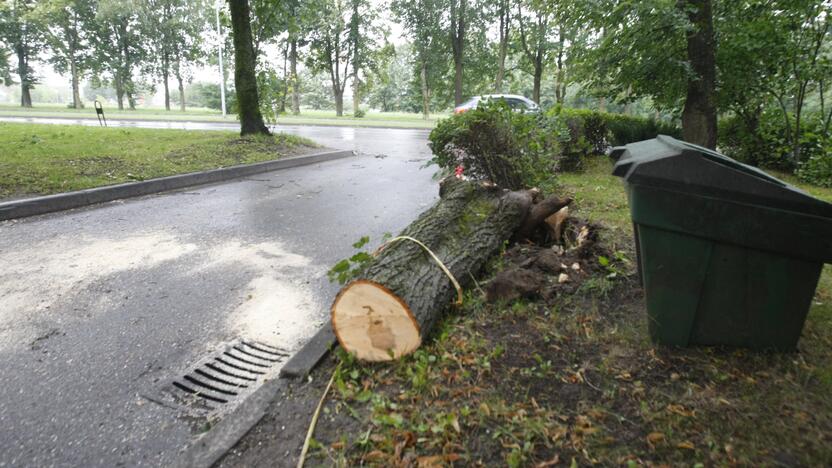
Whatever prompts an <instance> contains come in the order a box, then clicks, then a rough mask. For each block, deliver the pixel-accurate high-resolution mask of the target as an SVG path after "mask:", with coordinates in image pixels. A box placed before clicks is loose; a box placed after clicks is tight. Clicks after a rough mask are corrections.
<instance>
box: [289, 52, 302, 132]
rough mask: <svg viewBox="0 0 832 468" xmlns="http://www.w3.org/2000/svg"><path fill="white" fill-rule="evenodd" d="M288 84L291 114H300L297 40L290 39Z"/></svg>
mask: <svg viewBox="0 0 832 468" xmlns="http://www.w3.org/2000/svg"><path fill="white" fill-rule="evenodd" d="M289 70H290V75H289V86H291V87H292V114H294V115H299V114H300V89H299V88H300V82H299V80H298V40H297V39H292V42H291V49H290V51H289Z"/></svg>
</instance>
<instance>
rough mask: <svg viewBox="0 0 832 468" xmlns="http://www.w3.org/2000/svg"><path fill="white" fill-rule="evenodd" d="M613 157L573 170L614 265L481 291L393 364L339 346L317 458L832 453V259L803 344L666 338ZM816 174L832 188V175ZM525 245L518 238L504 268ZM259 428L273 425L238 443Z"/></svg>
mask: <svg viewBox="0 0 832 468" xmlns="http://www.w3.org/2000/svg"><path fill="white" fill-rule="evenodd" d="M611 169H612V167H611V164H610V163H609V161H607V160H606V158H597V159H596V160H594V161H593V162H592V163H591V164H589V167H588V169H587V170H586V171H585V172H583V173H580V174H564V175H562V176H561V178H560V183H561V184H562V187H561V191H562V192H567V193H570V194H572V195H573V196H574V198H575V200H576V202H575V205H574V208H575V210H574V212H573V214H574V215H575V216H578V217H582V218H586V219H589V220H591V221H592V222H594V223H597V224H598V225H600V226H601V229H600V241H599V243H598V244H597V245H598V246H599V248H601V249H602V251H606V252H609V254H608V255H609V258H610V259H612V260H611V263H610V265H609V266H604V267H601V266H599V263H600V262H599V261H598V260H597V258H598V257H597V256H594V255H596V254H593V255H591V256H587V257H582V258H581V260H579V261H580V262H581V266H582V269H581V271H582V272H583V273H580V274H576V275H577V276H581V275H583V276H581V278H582V279H581V280H580V281H579V280H577V279H576V280H574V281H575V284H573V285H572V286H570V288H571V289H562V290H560V291H561V292H560V293H558V294H557V295H556V296H555V297H554V298H549V299H546V300H544V299H537V300H526V301H523V300H521V301H517V302H514V303H510V304H487V303H485V301H484V299H483V297H482V296H481V294H480V293H478V292H476V291H468V293H467V297H466V302H465V305H464V306H463V308H462V309H461V310H458V311H456V312H455V313H453V314H450V315H449V316H448V317H446V319H445V320H444V322H443V323H442V324H441V325H440V326H439V329H438V330H437V331H436V332H435V333H434V337H435V339H433V340H432V341H431V342H429V343H428V344H427V345H425V346H423V347H422V348H421V349H420V350H419V351H417V352H416V353H414V354H413V355H411V356H408V357H405V358H403V359H401V360H399V361H398V362H395V363H392V364H378V365H370V364H361V363H357V362H355V361H354V360H353V359H352V358H351V357H349V356H347V355H346V354H345V353H343V352H340V351H339V352H338V353H336V355H335V356H333V357H331V358H329V359H328V360H327V362H326V364H325V365H324V366H323V367H322V368H321V369H319V370H317V371H316V373H315V374H314V375H313V376H312V383H309V384H307V383H303V385H308V386H309V387H310V389H312V390H309V389H307V390H301V391H298V392H296V393H297V394H298V395H302V394H304V393H303V392H306V393H310V392H312V391H314V390H315V389H317V390H318V392H317V394H316V395H318V396H315V397H313V398H316V399H317V398H318V397H319V395H320V390H319V389H320V388H322V386H323V385H324V384H325V382H326V381H328V380H329V377H330V375H331V374H333V373H334V374H335V377H334V385H333V387H332V388H333V390H332V391H331V393H330V396H329V398H328V400H327V403H326V405H325V406H324V409H323V414H322V417H321V419H320V420H319V421H318V427H317V430H316V433H315V441H314V443H313V446H312V447H313V448H312V451H311V455H310V456H311V459H310V460H309V462H310V464H314V465H318V464H326V465H340V466H352V465H358V464H369V465H376V466H411V465H408V464H419V465H420V466H440V465H451V464H453V465H459V466H469V465H483V466H506V465H507V466H553V465H565V466H581V465H592V464H600V465H602V466H611V465H626V466H637V465H651V466H658V465H665V466H667V465H674V466H725V465H750V466H760V465H769V466H829V465H830V463H832V269H831V268H830V267H829V266H827V267H826V269H825V270H824V273H823V276H822V279H821V282H820V285H819V287H818V290H817V293H816V297H815V300H814V301H813V305H812V308H811V312H810V314H809V317H808V319H807V322H806V326H805V329H804V331H803V336H802V338H801V340H800V343H799V352H797V353H767V352H762V353H761V352H752V351H748V350H742V349H721V348H689V349H674V348H666V347H659V346H654V345H652V344H651V343H650V341H649V339H648V335H647V323H646V313H645V311H644V299H643V292H642V290H641V287H640V286H639V284H638V280H637V277H636V274H635V271H634V270H635V266H634V265H633V263H634V260H633V259H634V258H635V257H634V246H633V242H632V232H631V230H632V227H631V224H630V220H629V215H628V209H627V202H626V199H625V196H624V191H623V190H622V184H621V181H620V180H619V179H617V178H615V177H612V176H611V175H610V171H611ZM804 188H808V189H809V190H810V191H812V192H813V193H815V195H817V196H820V197H822V198H825V199H826V200H830V201H832V190H829V189H815V188H811V187H804ZM524 249H525V250H529V249H530V247H524V246H519V247H513V248H511V249H509V251H508V252H507V253H506V255H505V256H504V257H502V258H501V259H499V260H498V261H496V262H495V265H494V268H493V270H492V274H493V273H494V272H496V271H499V270H500V269H502V268H505V267H506V266H509V265H516V264H517V262H520V261H522V260H523V256H524V255H525V253H524V252H525V250H524ZM517 257H519V258H517ZM513 258H514V260H513ZM611 269H612V270H614V271H616V272H617V273H618V274H617V275H616V277H615V278H614V279H610V278H609V272H610V271H611ZM564 287H565V286H564ZM314 382H317V384H316V383H314ZM316 385H317V386H316ZM266 421H268V418H267V419H266ZM283 421H284V422H283V423H282V424H285V419H283ZM261 424H264V423H261ZM274 424H281V422H280V421H275V422H274ZM276 431H277V429H274V428H265V429H263V430H254V431H253V432H252V434H254V435H253V436H251V437H256V434H268V435H266V436H263V437H270V434H274V433H275V432H276ZM258 443H260V444H263V445H267V444H268V443H269V440H268V439H263V440H258V439H250V440H245V439H244V443H243V444H242V445H241V446H239V447H238V448H237V450H238V451H240V453H243V454H244V453H245V451H244V450H243V449H247V450H252V451H254V450H261V449H255V448H254V447H259V446H258V445H257V444H258ZM281 453H283V452H281ZM261 456H262V455H261ZM243 460H245V459H243Z"/></svg>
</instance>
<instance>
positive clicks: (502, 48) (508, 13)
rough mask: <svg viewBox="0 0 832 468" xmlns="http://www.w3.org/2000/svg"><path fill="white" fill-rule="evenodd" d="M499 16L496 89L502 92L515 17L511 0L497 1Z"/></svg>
mask: <svg viewBox="0 0 832 468" xmlns="http://www.w3.org/2000/svg"><path fill="white" fill-rule="evenodd" d="M497 16H498V17H499V18H500V29H499V36H498V37H497V49H498V51H497V76H496V77H495V78H494V91H495V92H497V93H501V92H502V91H503V79H504V78H505V74H506V55H507V54H508V46H509V39H510V38H511V24H512V19H513V18H514V14H513V9H512V1H511V0H498V1H497Z"/></svg>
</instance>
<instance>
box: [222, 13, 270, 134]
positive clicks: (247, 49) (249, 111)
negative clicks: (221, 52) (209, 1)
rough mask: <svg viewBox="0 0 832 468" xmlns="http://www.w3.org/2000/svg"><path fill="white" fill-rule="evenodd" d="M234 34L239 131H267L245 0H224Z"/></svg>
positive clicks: (255, 132)
mask: <svg viewBox="0 0 832 468" xmlns="http://www.w3.org/2000/svg"><path fill="white" fill-rule="evenodd" d="M228 5H229V10H230V11H231V29H232V35H233V37H234V84H235V88H236V90H237V107H238V108H239V115H240V135H252V134H263V135H269V134H270V133H269V129H268V128H266V124H265V123H263V115H262V114H261V113H260V98H259V96H258V94H257V77H256V75H255V70H254V69H255V65H256V59H257V58H256V57H255V55H254V45H253V44H252V42H251V11H250V8H249V4H248V0H228Z"/></svg>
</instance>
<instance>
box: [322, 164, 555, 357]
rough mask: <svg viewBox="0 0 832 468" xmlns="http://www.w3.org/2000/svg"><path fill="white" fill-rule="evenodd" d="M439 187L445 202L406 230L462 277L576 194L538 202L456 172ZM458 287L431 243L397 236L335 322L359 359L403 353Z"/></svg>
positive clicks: (350, 288) (354, 285)
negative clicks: (463, 178)
mask: <svg viewBox="0 0 832 468" xmlns="http://www.w3.org/2000/svg"><path fill="white" fill-rule="evenodd" d="M439 193H440V200H439V202H437V203H436V204H435V205H434V206H433V207H432V208H430V209H429V210H428V211H426V212H424V213H422V215H421V216H419V218H418V219H417V220H416V221H414V222H413V223H412V224H410V226H408V227H407V228H406V229H405V230H404V231H403V232H402V233H401V236H406V237H409V238H412V239H416V240H418V241H420V242H421V243H423V244H424V246H425V247H427V249H429V250H430V251H431V252H433V253H434V254H435V255H436V256H437V257H438V258H439V259H441V262H442V263H443V264H444V265H445V267H447V269H448V270H449V272H450V273H451V275H452V276H453V277H454V278H456V280H458V281H459V283H460V284H462V285H465V284H467V283H469V282H470V280H471V279H472V278H473V275H476V274H477V273H479V272H480V270H481V269H482V268H483V266H484V265H485V262H486V261H488V259H489V258H491V257H492V256H494V255H496V254H497V253H498V252H499V251H500V249H501V247H503V245H504V243H505V242H506V241H507V240H508V239H512V238H513V237H515V234H516V233H530V232H532V231H533V229H534V226H530V225H529V224H532V223H533V224H538V223H541V222H542V221H543V220H544V219H545V218H546V217H547V216H549V215H551V214H552V213H554V212H556V211H558V210H560V209H561V208H563V207H564V206H566V205H568V204H569V203H570V202H571V200H559V199H557V200H556V199H555V197H550V198H549V199H547V200H544V201H542V202H540V203H537V204H535V203H534V198H535V197H534V193H533V192H531V191H521V192H508V191H504V190H501V189H498V188H496V187H493V186H491V187H488V186H484V185H482V184H479V183H475V182H465V181H461V180H458V179H454V178H451V179H446V180H445V181H443V182H442V184H441V185H440V192H439ZM544 205H545V209H542V210H541V209H540V208H539V207H540V206H544ZM535 208H538V209H537V210H535ZM546 211H548V213H546ZM527 223H528V224H527ZM456 294H457V291H456V290H455V287H454V286H453V284H452V282H451V280H450V279H449V277H448V275H447V274H446V273H445V272H444V271H443V269H442V268H441V267H440V266H439V265H438V264H437V262H436V261H435V260H434V259H433V258H432V257H431V255H430V254H429V253H428V252H427V251H426V250H425V248H423V247H422V246H420V245H419V244H418V243H416V242H413V241H412V240H398V241H396V242H392V243H389V244H387V245H386V246H384V247H383V248H382V250H381V251H380V252H378V254H377V256H376V258H375V259H374V260H373V261H372V262H371V263H370V264H369V265H368V267H367V268H366V269H365V271H364V272H363V274H362V275H361V277H360V278H359V279H356V280H355V281H353V282H351V283H349V284H348V285H346V286H345V287H344V288H343V289H341V291H340V292H339V293H338V296H337V297H336V298H335V301H334V302H333V304H332V309H331V312H332V329H333V330H334V331H335V335H336V336H337V337H338V341H339V342H340V344H341V346H342V347H343V348H344V349H345V350H346V351H347V352H350V353H352V354H354V355H355V356H356V357H358V358H359V359H362V360H367V361H387V360H392V359H396V358H398V357H400V356H404V355H406V354H409V353H411V352H413V351H415V350H416V349H417V348H418V347H419V346H420V345H421V343H422V340H423V339H424V338H425V337H426V336H427V334H428V333H429V332H430V330H431V329H432V328H433V326H434V325H435V324H436V321H437V319H438V318H439V316H440V313H441V312H442V310H444V309H445V307H447V306H448V305H450V304H451V303H452V300H453V299H454V298H455V297H456Z"/></svg>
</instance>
